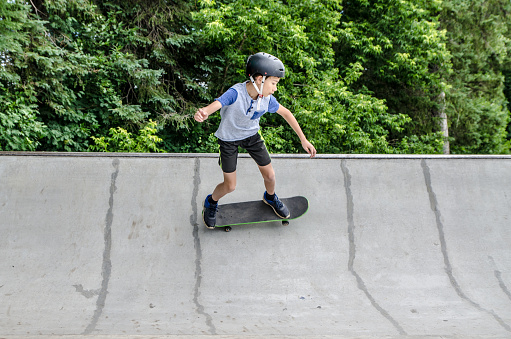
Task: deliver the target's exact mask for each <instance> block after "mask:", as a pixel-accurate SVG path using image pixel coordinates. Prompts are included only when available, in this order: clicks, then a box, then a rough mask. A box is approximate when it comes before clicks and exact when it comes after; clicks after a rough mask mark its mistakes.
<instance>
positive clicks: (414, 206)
mask: <svg viewBox="0 0 511 339" xmlns="http://www.w3.org/2000/svg"><path fill="white" fill-rule="evenodd" d="M273 164H274V168H275V169H276V173H277V186H278V187H277V188H278V189H277V193H278V194H279V196H280V197H286V196H291V195H304V196H306V197H308V198H309V202H310V209H309V212H308V213H307V214H306V215H305V216H303V217H302V218H300V219H297V220H295V221H292V222H291V224H290V225H289V226H285V227H284V226H282V225H281V223H279V222H277V223H268V224H258V225H248V226H239V227H233V230H232V231H231V232H230V233H225V232H223V231H222V230H213V231H212V230H208V229H206V228H205V227H204V226H203V223H202V220H201V211H202V202H203V200H204V198H205V197H206V195H207V194H209V193H210V192H211V191H212V190H213V188H214V187H215V186H216V184H218V183H219V182H220V181H221V179H222V173H221V170H220V169H219V167H218V165H217V158H216V157H215V156H214V155H128V154H107V155H98V154H59V153H56V154H34V153H21V154H11V153H6V152H4V153H0V235H1V236H0V263H1V271H0V272H1V273H0V338H32V337H33V338H43V337H45V338H46V337H66V338H68V337H74V336H81V335H93V336H96V337H97V338H100V337H106V338H126V337H132V338H160V337H161V338H163V337H175V338H196V337H197V338H202V337H204V338H206V337H214V338H237V337H247V338H250V337H274V338H295V337H310V338H369V337H375V338H421V337H424V338H470V337H472V338H481V337H483V338H511V157H506V156H502V157H443V156H438V157H433V156H432V157H413V156H404V157H386V156H327V155H323V156H320V157H319V158H317V159H313V160H311V159H308V158H306V157H291V156H274V157H273ZM263 191H264V188H263V183H262V179H261V176H260V174H259V172H258V170H257V167H256V165H255V163H254V162H253V161H252V160H251V159H250V158H248V157H246V156H245V155H243V156H242V157H241V158H240V159H239V161H238V186H237V190H236V191H235V192H233V193H232V194H230V195H229V196H227V197H226V198H225V199H224V200H223V201H221V203H226V202H235V201H246V200H255V199H260V198H261V197H262V194H263Z"/></svg>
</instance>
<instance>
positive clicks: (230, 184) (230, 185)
mask: <svg viewBox="0 0 511 339" xmlns="http://www.w3.org/2000/svg"><path fill="white" fill-rule="evenodd" d="M224 187H225V190H226V191H227V193H232V192H234V190H235V189H236V183H235V182H224Z"/></svg>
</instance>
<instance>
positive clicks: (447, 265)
mask: <svg viewBox="0 0 511 339" xmlns="http://www.w3.org/2000/svg"><path fill="white" fill-rule="evenodd" d="M421 166H422V172H423V174H424V181H425V183H426V187H427V190H428V195H429V203H430V206H431V210H432V211H433V212H434V213H435V219H436V225H437V229H438V236H439V238H440V247H441V251H442V255H443V257H444V270H445V273H446V274H447V276H448V277H449V281H450V282H451V286H452V287H453V288H454V290H455V291H456V294H458V296H459V297H460V298H461V299H462V300H464V301H466V302H468V303H469V304H470V305H472V306H473V307H475V308H476V309H477V310H479V311H481V312H484V313H487V314H490V315H491V316H492V317H493V318H494V319H495V320H496V321H497V322H498V323H499V324H500V325H501V326H502V327H503V328H504V329H506V330H507V331H509V332H511V327H510V326H509V325H508V324H506V323H505V322H504V320H503V319H502V318H501V317H499V316H498V315H497V314H496V313H495V312H494V311H493V310H487V309H485V308H483V307H482V306H481V305H479V304H478V303H476V302H475V301H473V300H472V299H470V298H469V297H468V296H467V295H466V294H465V292H463V290H462V289H461V286H460V285H459V283H458V281H457V280H456V277H455V276H454V273H453V270H452V265H451V261H450V259H449V251H448V249H447V242H446V240H445V232H444V224H443V221H442V214H441V213H440V208H439V204H438V200H437V198H436V194H435V192H434V191H433V185H432V181H431V171H430V169H429V166H428V164H427V162H426V160H424V159H423V160H421Z"/></svg>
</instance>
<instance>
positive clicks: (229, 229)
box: [224, 226, 232, 232]
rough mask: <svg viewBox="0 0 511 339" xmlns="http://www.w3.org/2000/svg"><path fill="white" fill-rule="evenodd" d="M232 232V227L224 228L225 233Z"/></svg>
mask: <svg viewBox="0 0 511 339" xmlns="http://www.w3.org/2000/svg"><path fill="white" fill-rule="evenodd" d="M231 230H232V228H231V227H230V226H226V227H225V228H224V231H226V232H230V231H231Z"/></svg>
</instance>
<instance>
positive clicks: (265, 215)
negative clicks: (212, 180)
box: [215, 196, 309, 232]
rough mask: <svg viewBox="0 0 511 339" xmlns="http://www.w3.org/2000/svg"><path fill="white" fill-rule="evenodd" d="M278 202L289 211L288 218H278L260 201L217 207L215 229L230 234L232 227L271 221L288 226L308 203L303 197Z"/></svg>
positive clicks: (302, 213) (306, 207) (305, 210)
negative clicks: (220, 229)
mask: <svg viewBox="0 0 511 339" xmlns="http://www.w3.org/2000/svg"><path fill="white" fill-rule="evenodd" d="M280 200H281V201H282V202H283V203H284V204H285V205H286V206H287V208H288V209H289V213H290V214H291V215H290V216H289V218H285V219H282V218H280V217H279V216H278V215H277V214H275V212H274V211H273V208H271V207H270V206H268V205H267V204H265V203H264V202H263V201H262V200H258V201H246V202H238V203H233V204H224V205H219V206H218V212H217V214H216V226H215V228H223V229H224V231H226V232H230V231H231V230H232V226H237V225H247V224H258V223H263V222H272V221H282V225H284V226H287V225H289V220H293V219H296V218H299V217H301V216H302V215H304V214H305V213H306V212H307V210H308V209H309V201H308V200H307V198H305V197H301V196H296V197H291V198H283V199H280Z"/></svg>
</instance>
